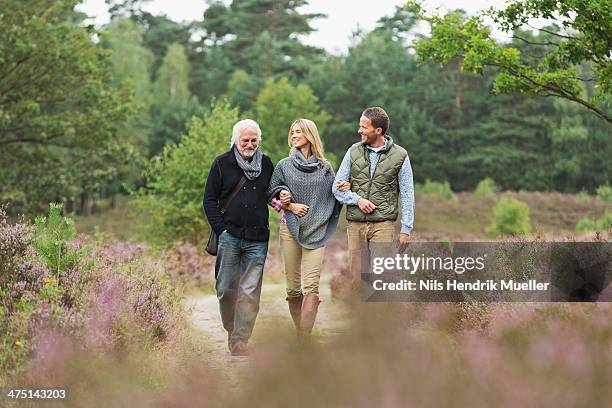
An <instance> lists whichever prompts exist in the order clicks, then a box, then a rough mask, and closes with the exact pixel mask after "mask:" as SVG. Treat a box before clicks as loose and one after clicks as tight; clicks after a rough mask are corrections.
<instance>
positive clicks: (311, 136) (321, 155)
mask: <svg viewBox="0 0 612 408" xmlns="http://www.w3.org/2000/svg"><path fill="white" fill-rule="evenodd" d="M295 125H298V126H299V127H300V130H301V131H302V133H303V134H304V136H305V137H306V140H308V141H309V142H310V149H311V151H312V154H313V155H314V156H315V157H316V158H317V159H319V160H321V161H323V160H325V152H324V150H323V142H322V141H321V137H320V136H319V131H318V130H317V125H315V123H314V122H313V121H312V120H309V119H296V120H294V121H293V123H292V124H291V126H289V135H288V136H287V143H288V144H289V147H291V150H290V153H293V150H295V148H294V147H293V146H292V145H291V129H293V126H295Z"/></svg>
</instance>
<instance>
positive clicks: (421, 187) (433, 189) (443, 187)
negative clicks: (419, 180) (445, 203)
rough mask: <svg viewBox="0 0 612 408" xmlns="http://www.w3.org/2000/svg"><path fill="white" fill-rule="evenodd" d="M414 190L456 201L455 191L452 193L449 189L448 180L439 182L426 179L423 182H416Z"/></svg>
mask: <svg viewBox="0 0 612 408" xmlns="http://www.w3.org/2000/svg"><path fill="white" fill-rule="evenodd" d="M415 191H416V192H417V193H422V194H429V195H434V196H437V197H440V198H444V199H446V200H449V201H453V202H457V201H458V199H457V196H456V195H455V193H453V190H451V187H450V184H449V183H448V181H445V182H440V181H431V180H429V179H427V180H425V183H424V184H417V185H416V186H415Z"/></svg>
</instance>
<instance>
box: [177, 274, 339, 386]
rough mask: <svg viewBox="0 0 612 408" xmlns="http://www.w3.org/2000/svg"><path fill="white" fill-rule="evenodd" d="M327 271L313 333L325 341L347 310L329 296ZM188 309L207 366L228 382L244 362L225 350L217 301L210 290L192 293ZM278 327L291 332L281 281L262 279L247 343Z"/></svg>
mask: <svg viewBox="0 0 612 408" xmlns="http://www.w3.org/2000/svg"><path fill="white" fill-rule="evenodd" d="M330 281H331V273H323V274H322V275H321V287H320V297H321V300H322V303H321V305H320V307H319V314H318V315H317V322H316V325H315V330H314V332H313V334H314V336H316V339H317V341H318V342H325V340H326V338H330V337H331V336H333V335H334V334H337V333H340V332H342V331H343V330H344V329H345V327H346V326H347V324H348V322H349V313H348V311H347V309H346V308H345V306H344V303H343V302H340V301H338V300H334V299H332V296H331V288H330ZM186 305H187V307H188V308H189V309H190V310H191V320H192V323H193V325H194V327H195V328H196V329H197V330H198V331H200V332H201V333H202V335H203V336H204V340H205V342H206V345H207V349H206V353H207V354H208V356H207V358H206V360H207V361H208V363H209V364H210V366H211V368H216V369H219V370H221V371H222V372H225V373H226V374H227V377H228V380H229V381H230V382H234V381H238V378H237V374H238V373H237V372H238V371H240V368H241V367H244V366H245V365H246V364H248V361H249V359H248V358H245V357H231V355H230V354H229V352H228V350H227V334H226V332H225V330H224V329H223V325H222V324H221V317H220V316H219V304H218V302H217V298H216V296H215V295H214V294H210V295H202V296H194V297H190V298H188V299H187V300H186ZM266 330H267V331H269V330H278V331H279V332H282V333H291V332H292V331H293V330H294V329H293V323H292V322H291V317H290V315H289V310H288V308H287V302H286V301H285V284H280V283H264V285H263V287H262V293H261V302H260V309H259V314H258V316H257V322H256V324H255V329H254V331H253V336H252V338H251V342H250V344H251V345H252V347H253V349H254V350H255V351H256V350H257V343H258V339H260V338H261V337H262V334H263V333H264V331H266ZM228 362H231V363H232V364H228Z"/></svg>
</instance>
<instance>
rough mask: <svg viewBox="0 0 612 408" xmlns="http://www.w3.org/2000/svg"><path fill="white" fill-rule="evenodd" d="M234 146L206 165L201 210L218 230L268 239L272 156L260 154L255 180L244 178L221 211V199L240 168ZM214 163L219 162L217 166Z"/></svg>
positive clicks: (228, 193)
mask: <svg viewBox="0 0 612 408" xmlns="http://www.w3.org/2000/svg"><path fill="white" fill-rule="evenodd" d="M233 149H234V148H232V149H231V150H230V151H228V152H226V153H224V154H222V155H221V156H219V157H217V158H216V159H215V160H214V161H213V163H212V166H211V168H210V172H209V173H208V179H207V180H206V187H205V188H204V211H205V213H206V218H208V223H209V224H210V226H211V227H212V229H213V230H214V231H215V232H216V233H217V234H221V232H223V230H225V229H227V231H228V232H229V233H230V234H231V235H233V236H235V237H237V238H244V239H247V240H251V241H268V240H269V239H270V227H269V225H268V200H267V197H266V190H267V189H268V185H269V184H270V178H271V177H272V172H273V171H274V166H273V165H272V160H270V158H269V157H268V156H266V155H263V157H262V161H261V174H260V175H259V177H257V178H256V179H255V180H249V179H247V180H246V183H244V186H243V187H242V188H241V189H240V191H239V192H238V193H237V194H236V195H235V196H234V198H233V199H232V201H231V202H230V203H229V206H228V207H227V210H226V211H225V214H221V208H222V205H223V204H222V203H223V202H225V200H226V199H227V197H228V196H229V195H230V193H231V192H232V190H233V189H234V187H235V186H236V185H237V184H238V182H239V181H240V179H241V178H242V176H243V175H244V172H243V171H242V169H241V168H240V167H239V166H238V162H237V161H236V157H235V156H234V150H233ZM217 164H219V165H218V166H217Z"/></svg>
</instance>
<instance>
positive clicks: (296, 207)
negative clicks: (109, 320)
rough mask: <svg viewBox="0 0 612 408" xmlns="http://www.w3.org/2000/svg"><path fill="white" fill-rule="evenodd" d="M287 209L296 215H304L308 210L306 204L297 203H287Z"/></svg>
mask: <svg viewBox="0 0 612 408" xmlns="http://www.w3.org/2000/svg"><path fill="white" fill-rule="evenodd" d="M287 209H288V210H289V211H291V212H292V213H294V214H295V215H297V216H298V217H303V216H305V215H306V213H308V210H309V208H308V206H307V205H306V204H297V203H291V204H289V207H287Z"/></svg>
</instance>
